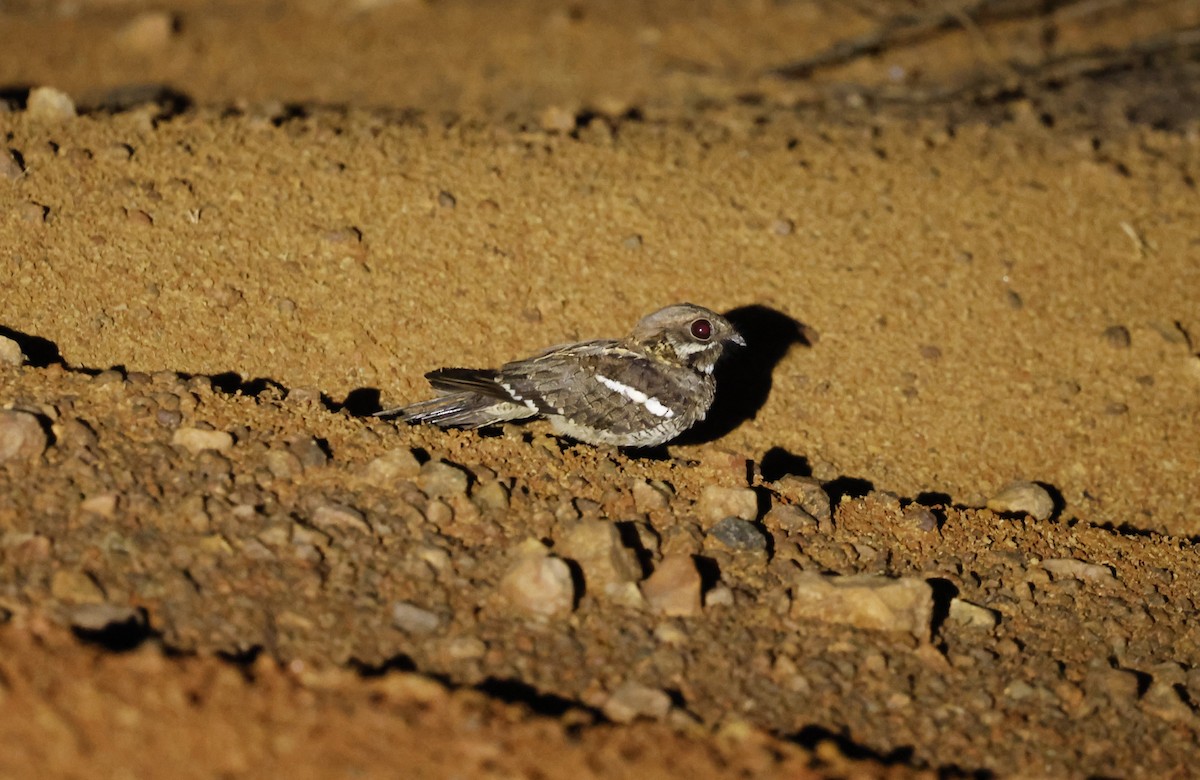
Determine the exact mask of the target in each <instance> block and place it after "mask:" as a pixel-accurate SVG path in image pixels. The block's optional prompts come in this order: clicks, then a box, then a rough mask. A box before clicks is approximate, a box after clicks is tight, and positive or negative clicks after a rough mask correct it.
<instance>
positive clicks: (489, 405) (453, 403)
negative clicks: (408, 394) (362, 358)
mask: <svg viewBox="0 0 1200 780" xmlns="http://www.w3.org/2000/svg"><path fill="white" fill-rule="evenodd" d="M534 414H536V413H535V412H534V411H533V410H532V409H530V408H528V407H527V406H524V405H521V404H515V403H512V402H510V401H498V400H496V399H495V398H491V397H488V396H485V395H481V394H479V393H475V392H470V391H463V392H458V393H447V394H446V395H440V396H438V397H437V398H431V399H429V400H428V401H418V402H417V403H415V404H409V405H408V406H400V407H397V408H395V409H385V410H384V411H382V412H376V413H375V416H376V417H396V418H399V419H401V420H403V421H404V422H407V423H414V424H415V423H429V424H431V425H438V426H441V427H442V428H482V427H484V426H485V425H496V424H497V423H502V422H508V421H510V420H524V419H527V418H529V417H533V416H534Z"/></svg>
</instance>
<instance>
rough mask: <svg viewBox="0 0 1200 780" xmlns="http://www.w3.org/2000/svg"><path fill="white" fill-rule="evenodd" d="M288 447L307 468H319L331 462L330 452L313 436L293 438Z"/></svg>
mask: <svg viewBox="0 0 1200 780" xmlns="http://www.w3.org/2000/svg"><path fill="white" fill-rule="evenodd" d="M287 449H288V452H290V453H292V454H293V455H295V456H296V457H297V458H298V459H299V460H300V463H301V465H303V466H304V468H306V469H317V468H321V467H322V466H326V465H328V464H329V453H327V452H326V451H325V448H324V447H322V446H321V443H320V442H318V441H317V440H316V439H314V438H313V437H311V436H301V437H299V438H296V439H292V440H291V441H289V442H288V443H287Z"/></svg>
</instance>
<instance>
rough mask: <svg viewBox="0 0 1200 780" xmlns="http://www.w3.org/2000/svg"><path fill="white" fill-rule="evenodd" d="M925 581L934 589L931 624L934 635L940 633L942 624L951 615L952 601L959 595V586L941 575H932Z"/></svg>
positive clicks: (930, 629) (931, 634)
mask: <svg viewBox="0 0 1200 780" xmlns="http://www.w3.org/2000/svg"><path fill="white" fill-rule="evenodd" d="M925 582H926V583H928V585H929V587H930V589H931V590H933V615H932V619H931V620H930V624H929V625H930V628H929V633H930V636H931V637H933V636H937V635H938V632H939V631H940V630H941V628H942V624H943V623H945V622H946V618H948V617H949V616H950V601H951V600H952V599H953V598H954V597H955V596H957V595H958V588H957V587H956V586H955V584H954V583H953V582H951V581H950V580H947V579H942V578H941V577H930V578H929V579H927V580H925Z"/></svg>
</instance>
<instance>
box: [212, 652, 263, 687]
mask: <svg viewBox="0 0 1200 780" xmlns="http://www.w3.org/2000/svg"><path fill="white" fill-rule="evenodd" d="M262 654H263V646H262V645H251V646H250V647H247V648H243V649H238V650H218V651H217V658H220V659H221V660H222V661H227V662H229V663H231V664H233V665H234V666H236V667H237V670H238V671H239V672H241V674H242V679H244V680H245V681H246V682H249V683H252V682H254V680H255V678H254V662H255V661H257V660H258V657H259V656H260V655H262Z"/></svg>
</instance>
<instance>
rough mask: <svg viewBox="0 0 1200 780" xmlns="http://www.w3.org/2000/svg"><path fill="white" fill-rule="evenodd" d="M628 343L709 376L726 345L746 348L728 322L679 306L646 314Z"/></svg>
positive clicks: (699, 309)
mask: <svg viewBox="0 0 1200 780" xmlns="http://www.w3.org/2000/svg"><path fill="white" fill-rule="evenodd" d="M627 341H628V342H629V343H630V344H631V345H633V346H636V347H638V348H640V349H643V350H646V351H647V352H651V353H653V354H655V355H658V356H659V357H661V358H662V359H664V360H670V361H672V362H677V363H680V364H682V365H685V366H688V367H690V368H692V369H694V370H696V371H700V372H702V373H705V374H711V373H712V370H713V366H715V365H716V364H717V361H718V360H719V359H720V358H721V353H722V352H724V350H725V346H726V345H727V344H737V345H738V346H742V347H744V346H746V341H745V339H743V338H742V337H741V334H739V333H738V332H737V331H736V330H735V329H734V327H733V325H732V324H730V322H729V320H727V319H725V318H724V317H722V316H721V315H720V314H717V313H716V312H715V311H711V310H709V309H706V308H704V307H703V306H696V305H695V304H691V303H678V304H675V305H674V306H668V307H666V308H665V309H659V310H658V311H656V312H654V313H653V314H647V315H646V316H645V317H643V318H642V319H641V321H640V322H638V324H637V325H635V326H634V328H633V332H632V333H630V334H629V338H628V339H627Z"/></svg>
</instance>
